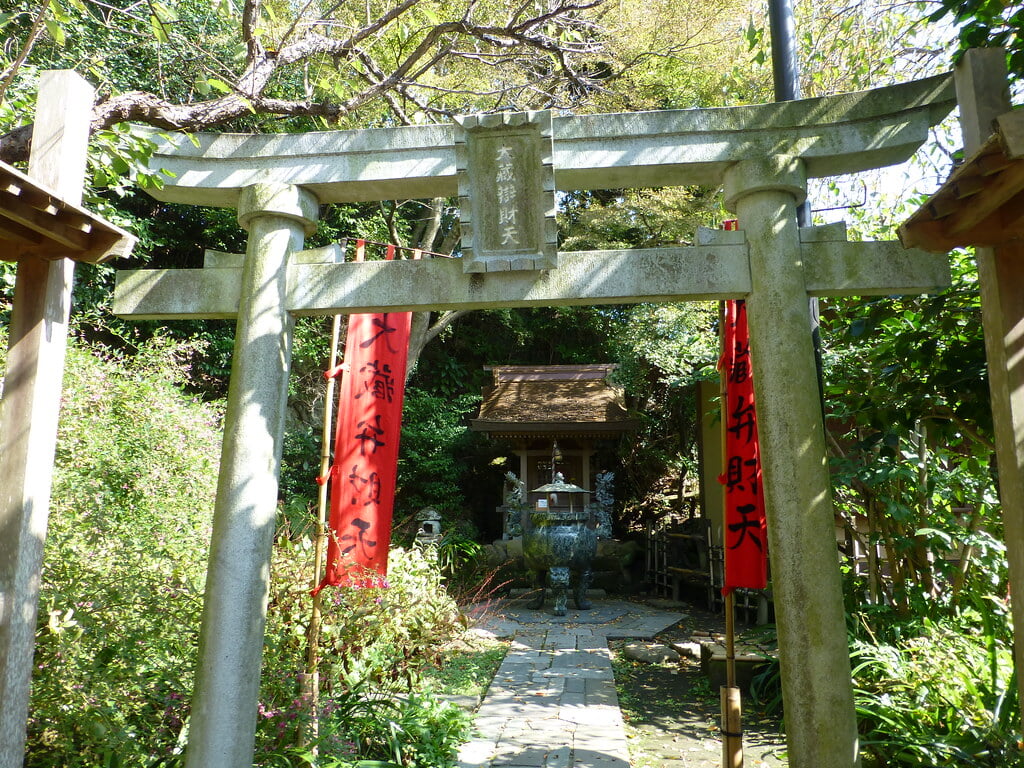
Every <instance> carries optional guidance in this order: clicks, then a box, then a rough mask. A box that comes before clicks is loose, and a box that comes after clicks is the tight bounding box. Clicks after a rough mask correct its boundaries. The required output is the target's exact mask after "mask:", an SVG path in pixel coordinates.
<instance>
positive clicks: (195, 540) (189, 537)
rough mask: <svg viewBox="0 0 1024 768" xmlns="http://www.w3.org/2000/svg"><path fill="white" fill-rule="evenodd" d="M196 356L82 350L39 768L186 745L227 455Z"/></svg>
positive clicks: (60, 525) (62, 450)
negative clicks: (185, 385) (222, 460)
mask: <svg viewBox="0 0 1024 768" xmlns="http://www.w3.org/2000/svg"><path fill="white" fill-rule="evenodd" d="M190 354H191V350H189V349H188V348H184V347H182V346H181V345H178V344H174V343H170V342H167V341H162V340H158V339H155V340H153V341H151V342H150V343H148V344H146V345H144V346H143V347H142V348H141V349H140V350H139V353H138V355H136V356H135V357H134V358H132V359H121V358H118V357H116V356H113V355H112V354H111V353H110V352H109V350H106V349H104V348H102V347H97V346H88V345H81V344H77V343H74V344H72V345H71V347H70V349H69V352H68V364H67V374H66V376H65V381H64V399H63V412H62V415H61V427H60V436H59V441H58V447H57V466H56V474H55V479H54V490H53V503H52V511H51V518H50V529H49V536H48V539H47V544H46V554H45V569H44V574H43V586H42V593H41V599H40V609H39V615H40V621H39V629H38V635H37V647H36V669H35V674H34V677H33V686H32V702H31V713H30V721H29V733H28V747H27V749H28V757H27V762H26V765H29V766H40V767H41V766H65V767H67V768H73V767H74V766H83V768H84V767H85V766H90V767H91V766H97V765H111V766H113V765H139V766H141V765H156V764H158V763H160V762H162V761H163V760H165V759H167V757H168V756H171V755H174V754H175V753H176V752H178V751H180V749H181V747H182V746H183V745H182V743H181V742H180V737H181V735H182V732H183V726H184V720H185V717H186V716H185V714H184V701H185V700H186V699H187V697H188V695H189V693H190V689H191V672H192V668H193V665H194V657H195V653H196V636H197V632H198V628H199V616H200V612H201V608H202V605H201V601H202V591H203V582H204V575H205V565H204V562H205V552H206V548H207V542H208V538H209V519H210V512H211V510H212V508H213V497H214V491H215V486H216V475H217V456H218V453H219V447H220V435H219V414H218V412H217V410H216V409H215V408H214V407H212V406H210V405H206V404H202V403H200V402H198V401H196V400H195V399H193V398H190V397H188V396H185V395H183V394H182V392H181V386H182V382H183V381H184V379H185V377H186V372H185V371H183V370H182V365H181V360H182V359H183V358H186V357H188V356H189V355H190Z"/></svg>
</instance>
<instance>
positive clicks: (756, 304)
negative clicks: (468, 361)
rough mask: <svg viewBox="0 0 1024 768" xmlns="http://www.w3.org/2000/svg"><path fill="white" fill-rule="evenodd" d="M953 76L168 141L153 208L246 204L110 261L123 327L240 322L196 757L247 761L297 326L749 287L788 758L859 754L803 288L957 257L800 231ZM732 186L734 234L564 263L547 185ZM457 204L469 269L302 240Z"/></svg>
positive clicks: (891, 153)
mask: <svg viewBox="0 0 1024 768" xmlns="http://www.w3.org/2000/svg"><path fill="white" fill-rule="evenodd" d="M954 104H955V96H954V92H953V85H952V82H951V78H949V77H948V76H940V77H937V78H931V79H928V80H922V81H919V82H914V83H908V84H904V85H899V86H893V87H889V88H884V89H877V90H874V91H865V92H861V93H856V94H845V95H840V96H834V97H826V98H820V99H808V100H803V101H797V102H786V103H781V104H770V105H756V106H745V107H734V108H722V109H702V110H680V111H664V112H650V113H636V114H613V115H594V116H586V117H555V118H550V117H549V116H548V115H547V114H546V113H515V114H502V115H490V116H483V117H469V118H463V119H461V120H460V121H459V122H458V123H457V124H453V125H433V126H425V127H403V128H395V129H371V130H361V131H340V132H325V133H310V134H301V135H273V136H264V135H261V136H255V135H203V136H200V137H199V138H198V147H196V146H194V145H193V144H192V142H191V141H190V140H189V139H187V138H185V137H181V139H172V141H171V143H169V144H165V145H164V147H163V148H162V150H161V151H160V152H159V153H158V155H157V159H156V161H155V162H156V163H158V164H159V165H160V166H162V167H164V168H166V169H168V170H170V171H171V172H173V174H174V176H173V178H172V179H171V180H169V181H168V182H167V183H166V185H165V186H164V187H163V189H161V190H151V193H152V194H153V195H154V196H156V197H158V198H159V199H161V200H165V201H174V202H182V203H191V204H205V205H215V206H226V207H236V208H237V209H238V220H239V223H240V224H241V225H242V226H243V227H244V228H246V229H247V230H248V232H249V240H248V247H247V251H246V254H245V255H244V257H238V258H236V259H232V258H230V257H228V258H225V257H223V256H217V255H214V256H208V259H207V264H206V267H205V268H204V269H198V270H163V271H159V270H149V271H146V270H143V271H132V272H123V273H121V274H119V277H118V285H117V290H116V293H115V312H116V313H117V314H119V315H121V316H124V317H129V318H147V319H153V318H163V319H174V318H230V317H233V318H237V332H236V340H235V353H234V360H233V367H232V373H231V382H230V388H229V393H228V411H227V418H226V424H225V435H224V446H223V456H222V465H221V475H220V484H219V488H218V493H217V501H216V505H215V511H214V528H213V541H212V545H211V550H210V559H209V576H208V580H207V593H206V599H205V608H204V614H203V626H202V632H201V639H200V650H199V663H198V667H197V677H196V689H195V693H194V698H193V707H192V720H191V726H190V728H191V733H190V739H189V747H188V757H187V765H188V766H190V767H191V768H200V767H201V766H202V767H208V766H213V765H216V766H223V767H224V768H242V766H248V765H251V762H252V750H253V739H254V729H255V720H256V704H257V692H258V685H259V670H260V656H261V651H262V644H263V632H264V620H265V612H266V600H267V591H268V582H269V569H270V555H271V545H272V535H273V530H274V518H275V506H276V497H277V473H278V465H279V461H280V446H281V435H282V425H283V415H284V407H285V399H286V393H287V378H288V370H289V352H290V342H291V329H292V318H293V317H294V316H296V315H329V314H335V313H352V312H389V311H406V310H438V309H455V308H478V309H484V308H496V307H528V306H555V305H567V304H602V303H626V302H638V301H686V300H698V299H701V300H703V299H735V298H746V299H747V301H748V313H749V320H750V329H751V341H750V344H751V350H752V355H753V359H754V360H755V365H756V367H757V378H756V384H757V398H758V412H759V414H758V415H759V431H760V439H761V442H762V456H763V475H764V494H765V501H766V508H767V514H768V518H769V531H770V533H769V535H770V550H771V557H772V572H773V575H774V595H775V600H776V609H777V616H778V625H779V641H780V650H781V663H782V675H783V695H784V703H785V708H786V721H787V731H788V739H789V758H790V764H791V765H793V766H795V767H797V768H821V767H822V766H829V767H830V768H833V767H835V768H840V767H841V766H853V765H856V764H857V763H858V762H859V761H858V756H857V754H858V747H857V732H856V720H855V713H854V707H853V696H852V690H851V684H850V666H849V657H848V649H847V640H846V629H845V623H844V618H843V607H842V598H841V587H840V573H839V563H838V557H837V553H836V549H835V539H834V535H833V512H832V496H831V490H830V486H829V475H828V468H827V463H826V453H825V442H824V431H823V424H822V413H821V409H820V407H819V404H818V402H819V398H818V386H817V380H816V373H815V362H814V353H813V349H812V346H811V337H810V333H809V328H808V314H807V312H808V310H807V300H808V296H837V295H891V294H897V293H923V292H928V291H932V290H935V289H938V288H941V287H943V286H945V285H947V284H948V281H949V275H948V262H947V261H946V259H944V258H942V257H936V256H934V255H928V254H925V253H923V252H920V251H912V250H911V251H905V250H903V249H902V248H901V247H900V246H899V245H898V244H896V243H849V242H847V241H846V237H845V228H844V227H843V226H842V225H832V226H827V227H817V228H802V229H801V228H799V227H798V225H797V218H796V207H797V205H798V204H799V203H800V202H801V201H802V200H803V199H804V197H805V186H806V180H807V179H808V178H812V177H815V178H817V177H826V176H834V175H838V174H843V173H849V172H855V171H862V170H868V169H871V168H876V167H881V166H885V165H889V164H893V163H896V162H900V161H902V160H904V159H906V158H907V157H909V156H910V155H911V154H912V153H913V152H914V151H915V150H916V149H917V148H918V147H919V146H920V145H921V144H923V143H924V141H926V140H927V136H928V129H929V127H930V126H932V125H934V124H936V123H937V122H938V121H939V120H941V118H942V117H943V116H945V115H946V114H947V113H948V112H949V111H950V110H951V109H952V108H953V106H954ZM689 184H700V185H707V186H718V185H722V184H724V189H725V203H726V206H727V207H728V208H729V209H730V210H732V211H734V212H735V213H736V214H737V216H738V217H739V220H740V223H741V226H742V227H743V229H742V230H741V231H738V232H710V231H706V232H703V233H702V235H701V238H700V242H699V243H698V244H697V245H694V246H691V247H677V248H657V249H645V250H630V251H588V252H574V253H559V252H558V251H557V244H556V242H555V234H554V233H555V229H554V209H555V198H554V195H555V191H556V190H571V189H605V188H621V187H642V186H678V185H689ZM454 195H459V196H460V198H461V204H462V226H463V255H464V258H463V259H459V260H435V261H398V262H366V263H347V264H346V263H342V262H341V260H340V258H339V257H338V254H337V251H336V250H333V249H319V250H316V251H303V250H302V247H303V239H304V236H306V235H308V234H310V233H311V232H313V231H314V229H315V227H316V221H317V212H318V205H319V204H323V203H336V202H351V201H366V200H385V199H409V198H428V197H439V196H454Z"/></svg>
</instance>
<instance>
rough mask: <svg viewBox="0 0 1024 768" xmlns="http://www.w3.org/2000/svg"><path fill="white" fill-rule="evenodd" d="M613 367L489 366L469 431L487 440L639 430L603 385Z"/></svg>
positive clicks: (615, 392)
mask: <svg viewBox="0 0 1024 768" xmlns="http://www.w3.org/2000/svg"><path fill="white" fill-rule="evenodd" d="M614 368H615V366H614V365H545V366H514V365H506V366H494V367H493V368H492V369H491V371H492V373H493V377H494V381H493V383H492V384H491V385H490V386H488V387H486V388H485V389H484V393H483V394H484V399H483V402H482V403H481V405H480V415H479V417H478V418H476V419H473V420H472V421H471V422H470V427H471V429H474V430H477V431H479V432H488V433H489V434H490V435H491V436H492V437H531V436H544V437H552V436H580V437H591V438H598V439H600V438H613V437H617V436H618V435H620V434H622V433H623V432H627V431H630V430H634V429H636V428H637V426H638V422H637V420H636V419H634V418H632V417H631V416H630V414H629V412H628V411H627V409H626V406H625V403H624V402H623V399H622V393H621V392H620V391H619V390H618V389H617V388H616V387H614V386H613V385H612V383H611V382H609V381H608V374H609V373H611V371H612V370H613V369H614Z"/></svg>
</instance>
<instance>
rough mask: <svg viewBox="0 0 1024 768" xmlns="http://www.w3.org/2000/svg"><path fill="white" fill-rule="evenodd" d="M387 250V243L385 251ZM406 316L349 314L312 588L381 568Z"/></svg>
mask: <svg viewBox="0 0 1024 768" xmlns="http://www.w3.org/2000/svg"><path fill="white" fill-rule="evenodd" d="M361 246H362V243H358V244H357V248H359V249H360V255H361ZM393 256H394V248H393V247H392V246H389V247H388V258H389V259H391V258H393ZM357 258H358V256H357ZM411 321H412V313H410V312H385V313H381V314H374V315H367V314H357V315H350V316H349V321H348V337H347V340H346V342H345V363H344V365H343V366H341V368H342V369H343V373H342V380H341V386H340V388H339V395H338V420H337V427H336V431H335V437H334V463H333V465H332V466H331V473H330V483H331V486H330V502H331V503H330V506H331V514H330V522H329V527H330V531H329V540H328V544H327V569H326V575H325V576H324V579H323V581H321V582H320V585H319V586H318V587H317V588H316V590H315V591H314V594H315V592H318V591H320V590H321V589H323V588H324V587H325V586H327V585H331V586H373V585H376V584H379V583H380V580H381V578H382V577H384V576H386V575H387V570H388V550H389V548H390V544H391V516H392V512H393V508H394V501H395V485H396V482H397V477H398V442H399V437H400V434H401V429H402V400H403V397H404V394H405V369H406V362H407V355H408V352H409V329H410V325H411Z"/></svg>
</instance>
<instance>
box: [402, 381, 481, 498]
mask: <svg viewBox="0 0 1024 768" xmlns="http://www.w3.org/2000/svg"><path fill="white" fill-rule="evenodd" d="M479 402H480V396H479V395H475V394H462V395H456V396H452V397H446V396H443V395H433V394H430V393H429V392H426V391H424V390H422V389H419V388H418V387H409V389H408V390H407V391H406V394H405V405H404V408H403V415H402V419H403V423H402V442H401V445H400V450H401V456H400V458H399V462H398V473H399V487H398V492H397V503H398V505H399V512H400V513H402V512H404V513H405V514H413V513H415V512H418V511H419V510H420V509H422V508H423V507H428V506H429V507H434V508H435V509H436V510H437V511H438V512H440V513H441V514H442V515H444V516H447V517H451V516H453V515H457V514H458V513H461V511H462V509H463V507H464V506H465V503H464V500H463V495H462V487H463V482H462V481H463V478H464V476H465V475H466V473H467V466H466V464H465V461H464V456H465V455H466V454H467V453H468V452H469V451H470V450H471V445H472V444H473V443H474V442H477V441H478V440H479V438H478V436H477V435H475V434H474V433H471V432H470V431H469V428H468V426H467V424H466V420H467V417H468V416H469V415H470V414H471V413H472V412H473V410H474V408H475V407H476V405H477V404H478V403H479Z"/></svg>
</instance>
